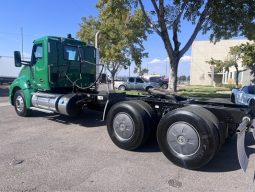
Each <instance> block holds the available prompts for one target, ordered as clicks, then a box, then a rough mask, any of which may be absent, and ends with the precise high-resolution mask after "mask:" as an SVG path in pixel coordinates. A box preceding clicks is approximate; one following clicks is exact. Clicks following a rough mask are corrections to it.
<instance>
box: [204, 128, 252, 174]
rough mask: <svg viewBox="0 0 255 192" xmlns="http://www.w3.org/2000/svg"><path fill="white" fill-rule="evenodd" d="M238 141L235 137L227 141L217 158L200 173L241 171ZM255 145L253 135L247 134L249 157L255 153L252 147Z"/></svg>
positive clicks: (247, 152) (246, 141)
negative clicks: (238, 157)
mask: <svg viewBox="0 0 255 192" xmlns="http://www.w3.org/2000/svg"><path fill="white" fill-rule="evenodd" d="M236 139H237V137H236V136H234V137H233V138H230V139H228V140H227V141H226V143H225V144H224V145H223V146H222V147H221V149H220V151H219V152H218V153H216V155H215V157H214V158H213V159H212V160H211V161H210V162H209V163H208V164H207V165H206V166H205V167H203V168H201V169H199V171H204V172H228V171H234V170H238V169H241V167H240V165H239V162H238V159H237V149H236ZM252 145H254V139H253V136H252V133H249V134H246V138H245V146H248V147H246V154H247V155H248V157H249V156H250V155H251V154H253V153H255V149H254V148H251V147H250V146H252Z"/></svg>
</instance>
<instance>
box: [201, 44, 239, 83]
mask: <svg viewBox="0 0 255 192" xmlns="http://www.w3.org/2000/svg"><path fill="white" fill-rule="evenodd" d="M241 60H242V49H241V48H240V46H234V47H230V50H229V55H228V58H227V59H226V60H223V61H222V60H216V59H213V58H211V60H209V61H206V62H207V63H209V64H210V65H213V66H215V68H214V72H215V73H218V72H222V71H223V70H225V71H229V68H230V67H232V66H234V67H235V69H236V77H235V82H236V86H238V76H239V66H238V62H241Z"/></svg>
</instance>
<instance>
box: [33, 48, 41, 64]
mask: <svg viewBox="0 0 255 192" xmlns="http://www.w3.org/2000/svg"><path fill="white" fill-rule="evenodd" d="M42 58H43V46H42V44H38V45H34V47H33V51H32V60H31V61H32V64H35V63H36V62H37V60H38V59H42Z"/></svg>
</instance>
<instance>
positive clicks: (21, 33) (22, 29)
mask: <svg viewBox="0 0 255 192" xmlns="http://www.w3.org/2000/svg"><path fill="white" fill-rule="evenodd" d="M21 55H22V60H24V55H23V27H21Z"/></svg>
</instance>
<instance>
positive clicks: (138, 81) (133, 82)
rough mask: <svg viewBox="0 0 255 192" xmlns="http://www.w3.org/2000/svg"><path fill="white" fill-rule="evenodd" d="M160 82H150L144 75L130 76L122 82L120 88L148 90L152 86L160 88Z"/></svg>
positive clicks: (122, 89)
mask: <svg viewBox="0 0 255 192" xmlns="http://www.w3.org/2000/svg"><path fill="white" fill-rule="evenodd" d="M159 87H160V86H159V84H158V83H156V82H149V81H148V80H146V79H144V78H142V77H129V78H128V79H127V81H126V82H124V83H123V84H121V85H120V86H119V87H118V89H119V90H121V91H124V90H146V91H147V90H148V89H150V88H159Z"/></svg>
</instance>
